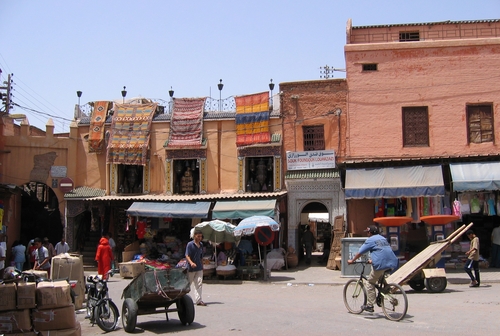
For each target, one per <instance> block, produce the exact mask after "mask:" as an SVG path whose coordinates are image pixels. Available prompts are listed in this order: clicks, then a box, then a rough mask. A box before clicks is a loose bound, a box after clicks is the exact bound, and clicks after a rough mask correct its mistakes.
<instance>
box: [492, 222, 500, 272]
mask: <svg viewBox="0 0 500 336" xmlns="http://www.w3.org/2000/svg"><path fill="white" fill-rule="evenodd" d="M490 267H497V268H500V226H499V225H498V224H497V226H496V227H495V228H494V229H493V231H492V232H491V263H490Z"/></svg>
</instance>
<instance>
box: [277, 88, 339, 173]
mask: <svg viewBox="0 0 500 336" xmlns="http://www.w3.org/2000/svg"><path fill="white" fill-rule="evenodd" d="M280 91H281V92H282V94H281V114H282V117H283V153H286V152H287V151H292V152H300V151H304V141H303V139H304V138H303V134H302V127H303V126H313V125H321V124H323V125H324V132H325V149H326V150H329V149H334V150H335V155H336V156H337V157H336V159H337V162H341V161H342V159H343V155H344V152H345V138H344V136H345V126H346V113H347V103H346V99H347V83H346V81H345V80H344V79H324V80H315V81H303V82H289V83H280ZM339 108H340V109H341V111H342V112H341V114H340V116H337V115H336V114H335V111H336V110H337V109H339ZM339 121H340V129H339ZM339 130H340V132H339ZM339 136H340V146H339ZM284 158H285V159H284V160H283V165H284V170H285V171H286V157H285V156H284Z"/></svg>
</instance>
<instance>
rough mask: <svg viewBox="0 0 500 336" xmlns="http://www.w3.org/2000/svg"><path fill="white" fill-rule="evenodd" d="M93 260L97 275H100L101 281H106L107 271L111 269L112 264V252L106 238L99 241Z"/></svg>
mask: <svg viewBox="0 0 500 336" xmlns="http://www.w3.org/2000/svg"><path fill="white" fill-rule="evenodd" d="M95 260H96V261H97V274H101V275H102V276H103V279H107V278H108V271H109V270H110V269H111V264H112V262H113V251H111V247H110V246H109V241H108V238H106V237H105V236H103V237H102V238H101V240H99V246H97V252H96V254H95Z"/></svg>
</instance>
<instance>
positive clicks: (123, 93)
mask: <svg viewBox="0 0 500 336" xmlns="http://www.w3.org/2000/svg"><path fill="white" fill-rule="evenodd" d="M126 89H127V87H126V86H124V87H123V90H122V103H123V104H125V97H126V96H127V90H126Z"/></svg>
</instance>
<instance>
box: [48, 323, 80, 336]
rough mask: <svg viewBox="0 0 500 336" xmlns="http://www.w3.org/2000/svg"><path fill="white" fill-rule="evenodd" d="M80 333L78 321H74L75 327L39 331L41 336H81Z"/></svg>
mask: <svg viewBox="0 0 500 336" xmlns="http://www.w3.org/2000/svg"><path fill="white" fill-rule="evenodd" d="M81 334H82V329H81V326H80V322H78V321H77V322H76V327H74V328H71V329H62V330H43V331H40V335H41V336H81Z"/></svg>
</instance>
